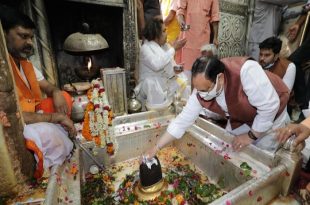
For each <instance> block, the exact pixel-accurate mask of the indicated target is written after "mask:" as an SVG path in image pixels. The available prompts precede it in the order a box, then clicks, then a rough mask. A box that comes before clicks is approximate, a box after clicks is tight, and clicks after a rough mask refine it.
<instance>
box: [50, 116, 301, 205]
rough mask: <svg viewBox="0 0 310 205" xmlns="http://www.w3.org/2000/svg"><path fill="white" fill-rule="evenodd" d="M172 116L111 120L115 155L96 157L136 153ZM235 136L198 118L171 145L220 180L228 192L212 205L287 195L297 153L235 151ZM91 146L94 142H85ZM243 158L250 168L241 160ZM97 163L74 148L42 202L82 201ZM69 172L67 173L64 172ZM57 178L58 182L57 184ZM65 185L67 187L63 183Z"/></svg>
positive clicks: (100, 157)
mask: <svg viewBox="0 0 310 205" xmlns="http://www.w3.org/2000/svg"><path fill="white" fill-rule="evenodd" d="M174 117H175V116H174V115H173V114H169V113H156V112H153V111H151V112H144V113H138V114H132V115H126V116H119V117H117V118H116V119H115V135H116V137H117V142H118V151H117V152H116V154H115V156H114V157H113V158H111V157H109V156H108V155H107V154H106V152H105V150H104V149H99V150H98V153H97V155H96V156H95V158H96V160H97V161H98V162H99V163H102V164H103V166H104V167H110V166H111V165H113V164H115V163H118V162H122V161H125V160H129V159H133V158H136V157H139V156H140V155H141V154H142V153H143V152H144V151H145V150H147V149H148V148H150V147H152V146H153V145H154V144H155V142H156V139H158V138H159V137H160V136H161V134H162V133H163V132H164V131H165V130H166V127H167V125H168V124H169V122H170V121H171V120H173V118H174ZM232 139H233V136H231V135H230V134H229V133H227V132H226V131H225V130H224V129H222V128H220V127H218V126H216V125H214V124H212V123H210V122H208V121H206V120H203V119H198V120H197V121H196V123H195V124H194V125H193V126H191V127H190V128H189V129H188V130H187V132H186V134H185V135H184V136H183V138H181V139H180V140H175V141H174V142H173V143H172V144H171V145H172V146H173V147H175V148H177V149H178V150H180V151H181V152H182V154H184V155H185V156H186V157H187V158H188V159H189V160H190V161H191V162H192V163H194V164H195V166H197V167H198V168H199V169H200V170H201V171H202V172H203V173H205V175H206V176H207V177H208V178H209V179H210V180H211V181H214V182H218V181H221V186H222V187H223V189H224V190H225V191H226V192H227V194H226V195H224V196H222V197H221V198H218V199H217V200H215V201H213V202H212V203H211V204H226V205H230V204H238V205H243V204H244V205H250V204H267V203H269V202H270V201H271V200H273V199H275V198H277V197H278V196H280V195H283V196H285V195H287V194H288V193H289V191H290V188H291V186H292V183H293V182H294V180H295V177H296V175H297V173H298V171H299V170H300V167H301V157H300V154H299V153H296V152H291V151H289V150H285V149H283V148H282V149H279V150H278V151H277V152H276V154H271V153H268V152H264V151H262V150H260V149H258V148H256V147H255V146H252V145H250V146H248V147H246V148H245V149H244V150H243V151H241V152H239V153H236V152H233V151H232V149H231V141H232ZM83 146H84V147H86V148H87V149H93V147H94V144H93V143H90V142H86V143H84V144H83ZM245 162H246V163H247V164H248V165H249V166H250V167H251V171H250V172H245V171H244V169H243V168H242V165H241V164H244V163H245ZM94 164H95V163H94V162H93V160H91V159H90V158H89V157H88V155H87V154H86V153H85V152H83V151H81V149H77V151H76V153H75V156H74V158H73V159H72V160H71V162H69V163H67V164H64V165H62V166H59V167H54V168H53V170H52V175H51V177H50V181H49V186H48V189H47V194H46V201H45V203H46V204H57V203H60V204H61V203H64V202H66V201H70V204H80V203H81V194H80V187H81V184H82V183H83V181H84V176H85V173H86V172H88V171H89V169H90V167H91V166H92V165H94ZM72 166H78V167H79V172H78V174H76V175H74V177H72V174H70V171H68V170H70V169H69V168H70V167H72ZM68 172H69V173H68ZM59 181H61V183H59ZM63 186H65V188H63Z"/></svg>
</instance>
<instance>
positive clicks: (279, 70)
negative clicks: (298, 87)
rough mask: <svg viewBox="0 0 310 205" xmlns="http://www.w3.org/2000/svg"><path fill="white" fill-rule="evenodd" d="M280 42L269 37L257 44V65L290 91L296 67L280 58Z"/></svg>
mask: <svg viewBox="0 0 310 205" xmlns="http://www.w3.org/2000/svg"><path fill="white" fill-rule="evenodd" d="M281 46H282V41H281V40H280V39H279V38H277V37H270V38H267V39H265V40H264V41H263V42H261V43H260V44H259V49H260V51H259V64H260V65H261V66H262V67H263V69H264V70H268V71H270V72H272V73H274V74H276V75H277V76H279V77H280V78H282V80H283V82H284V83H285V85H286V86H287V87H288V89H289V90H290V91H291V90H292V88H293V86H294V82H295V75H296V66H295V64H294V63H293V62H291V61H289V60H287V59H286V58H282V57H280V56H279V55H280V50H281Z"/></svg>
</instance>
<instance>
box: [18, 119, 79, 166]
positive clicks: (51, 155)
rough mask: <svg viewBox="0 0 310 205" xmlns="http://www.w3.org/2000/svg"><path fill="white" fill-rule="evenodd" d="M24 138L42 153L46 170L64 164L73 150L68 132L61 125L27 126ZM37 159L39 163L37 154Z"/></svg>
mask: <svg viewBox="0 0 310 205" xmlns="http://www.w3.org/2000/svg"><path fill="white" fill-rule="evenodd" d="M24 137H25V138H26V139H27V140H31V141H33V142H34V143H35V144H36V146H37V147H38V149H39V150H40V151H41V152H42V154H43V166H44V168H49V167H51V166H53V165H56V164H62V163H63V162H64V161H65V160H66V158H67V156H68V155H69V154H70V152H71V150H72V148H73V143H72V141H71V140H70V139H69V137H68V132H67V131H66V130H65V129H64V128H63V127H62V126H61V125H59V124H53V123H47V122H39V123H34V124H28V125H25V127H24ZM35 158H36V160H37V162H38V163H39V159H38V156H37V155H36V154H35Z"/></svg>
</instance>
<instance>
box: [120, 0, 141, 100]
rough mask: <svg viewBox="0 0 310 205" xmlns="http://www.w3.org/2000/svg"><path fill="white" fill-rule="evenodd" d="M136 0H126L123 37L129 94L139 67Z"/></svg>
mask: <svg viewBox="0 0 310 205" xmlns="http://www.w3.org/2000/svg"><path fill="white" fill-rule="evenodd" d="M136 10H137V9H136V0H124V10H123V31H124V32H123V38H124V45H123V47H124V68H125V69H126V72H127V74H128V75H127V82H128V86H127V94H129V93H130V92H129V91H130V89H132V88H134V86H135V76H134V75H135V69H138V55H139V49H138V27H137V23H136V22H137V12H136Z"/></svg>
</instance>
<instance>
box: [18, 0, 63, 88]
mask: <svg viewBox="0 0 310 205" xmlns="http://www.w3.org/2000/svg"><path fill="white" fill-rule="evenodd" d="M24 3H25V4H24V7H25V13H26V14H27V15H28V16H29V17H30V18H31V19H32V20H33V21H34V22H35V24H36V26H37V28H36V29H37V30H36V34H37V35H36V36H35V37H36V38H35V45H36V48H35V50H36V52H35V54H36V55H35V56H33V57H31V60H34V61H33V62H34V65H35V66H36V67H37V68H38V69H39V70H41V71H42V73H43V74H44V76H45V78H46V80H47V81H49V82H50V83H52V84H53V85H56V86H57V85H58V73H57V68H56V63H55V57H54V52H53V50H52V43H51V35H50V29H49V23H48V19H47V14H46V11H45V5H44V1H43V0H31V1H30V0H27V1H25V2H24Z"/></svg>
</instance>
